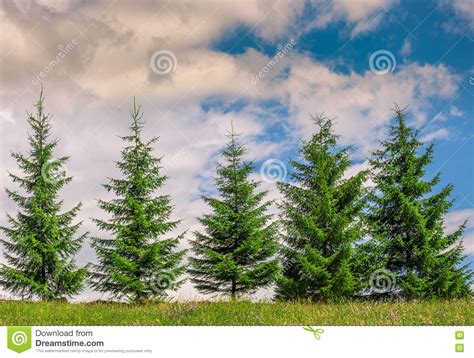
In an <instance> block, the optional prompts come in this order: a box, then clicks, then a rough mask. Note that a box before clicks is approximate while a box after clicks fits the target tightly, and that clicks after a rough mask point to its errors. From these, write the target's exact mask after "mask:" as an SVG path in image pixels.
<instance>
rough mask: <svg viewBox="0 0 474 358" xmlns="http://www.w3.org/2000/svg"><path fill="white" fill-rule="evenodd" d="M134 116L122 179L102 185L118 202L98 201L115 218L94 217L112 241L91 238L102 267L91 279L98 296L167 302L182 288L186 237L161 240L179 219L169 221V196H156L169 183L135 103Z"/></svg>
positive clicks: (126, 139)
mask: <svg viewBox="0 0 474 358" xmlns="http://www.w3.org/2000/svg"><path fill="white" fill-rule="evenodd" d="M130 114H131V117H132V124H131V126H130V131H131V134H130V135H128V136H124V137H121V139H122V140H123V141H124V142H125V143H126V145H125V147H124V148H123V149H122V152H121V161H119V162H117V167H118V168H119V169H120V171H121V172H122V174H123V178H121V179H114V178H109V183H108V184H105V185H103V186H104V188H105V189H106V190H107V191H108V192H112V193H113V194H114V195H115V198H114V199H112V200H110V201H104V200H99V201H98V205H99V207H100V208H101V209H102V210H104V211H105V212H106V213H108V214H109V215H111V219H110V220H102V219H95V222H96V224H97V226H98V227H99V228H100V229H101V230H104V231H107V232H110V233H111V234H112V236H113V237H112V238H105V239H104V238H94V239H93V244H92V246H93V248H94V249H95V251H96V253H97V257H98V263H97V264H92V265H91V270H90V277H91V284H92V287H93V288H95V289H96V290H98V291H99V292H103V293H108V294H110V295H111V296H112V297H114V298H119V299H128V300H130V301H133V302H143V301H145V300H150V299H156V298H158V299H160V298H164V297H165V296H167V292H166V291H167V290H174V289H177V288H179V286H180V285H181V284H182V283H183V281H182V280H179V276H180V275H182V273H183V272H184V266H182V265H181V261H182V259H183V257H184V255H185V250H182V251H179V250H177V245H178V243H179V240H180V239H181V238H182V237H183V235H179V236H178V237H175V238H163V236H164V235H165V234H167V233H169V231H171V230H173V229H174V228H176V226H177V225H178V223H179V221H169V217H170V215H171V213H172V210H173V207H172V205H171V204H170V197H169V196H168V195H160V196H156V195H155V192H156V191H157V190H158V189H160V188H161V187H162V186H163V184H164V182H165V180H166V179H167V177H166V176H164V175H162V174H161V173H160V170H161V167H160V162H161V158H156V157H154V156H153V148H152V144H153V143H155V142H156V141H157V140H158V138H157V137H154V138H152V139H151V140H149V141H147V142H144V141H143V140H142V129H143V126H144V122H143V121H142V117H143V113H142V112H141V107H140V106H137V105H136V103H135V100H134V104H133V110H131V111H130Z"/></svg>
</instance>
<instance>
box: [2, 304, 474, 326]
mask: <svg viewBox="0 0 474 358" xmlns="http://www.w3.org/2000/svg"><path fill="white" fill-rule="evenodd" d="M473 312H474V303H473V300H471V299H464V300H450V301H443V300H435V301H410V302H392V303H382V302H345V303H318V304H310V303H251V302H247V301H237V302H183V303H148V304H144V305H128V304H121V303H76V304H70V303H66V302H41V303H35V302H22V301H0V325H31V326H39V325H239V326H240V325H250V326H253V325H319V326H325V325H389V326H395V325H410V326H411V325H414V326H418V325H435V326H438V325H455V326H461V325H467V326H470V325H474V314H473Z"/></svg>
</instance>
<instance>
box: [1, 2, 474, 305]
mask: <svg viewBox="0 0 474 358" xmlns="http://www.w3.org/2000/svg"><path fill="white" fill-rule="evenodd" d="M0 23H1V25H0V26H1V32H0V46H1V48H2V52H1V54H0V76H1V88H0V139H1V145H0V163H1V172H0V182H1V184H2V186H8V187H10V188H14V186H13V185H12V183H11V181H10V180H9V178H8V176H7V171H12V172H14V173H16V172H18V171H17V168H16V166H15V163H14V161H13V160H12V159H11V157H10V151H21V152H24V151H25V150H26V148H27V141H26V135H27V130H28V128H27V126H26V120H25V119H26V111H27V110H28V111H32V110H33V103H34V102H35V100H36V99H37V98H38V94H39V89H40V83H43V86H44V89H45V94H46V108H47V110H48V111H49V112H51V113H52V114H54V118H53V120H52V122H53V126H54V128H53V136H54V137H55V138H59V139H60V143H59V146H58V150H57V155H69V156H71V159H70V161H69V163H68V165H67V169H68V172H69V173H70V174H72V175H73V176H74V178H75V179H74V181H73V182H72V183H71V184H70V185H69V186H68V187H67V188H65V189H64V190H63V192H62V193H61V194H62V196H63V197H64V199H65V204H64V205H65V208H69V207H70V206H72V205H73V204H74V203H75V202H76V201H78V200H80V201H82V203H83V205H84V206H83V210H82V211H81V213H80V215H79V216H80V219H82V220H84V225H83V227H82V230H84V231H90V232H91V234H92V235H94V236H95V235H99V234H101V233H99V232H98V231H97V229H96V228H95V226H94V225H93V224H92V222H91V220H90V218H92V217H103V213H101V212H100V211H99V210H98V209H97V207H96V199H98V198H107V197H108V196H107V195H106V193H105V191H104V189H103V188H102V187H101V184H102V183H104V182H105V178H106V177H107V176H113V175H116V174H117V170H116V169H115V167H114V160H117V159H118V158H119V151H120V147H121V145H122V142H121V140H120V139H119V138H118V137H117V135H123V134H126V132H127V127H128V124H129V121H130V118H129V114H128V110H129V108H130V106H131V105H132V102H133V96H135V97H136V99H137V101H138V102H139V103H141V104H142V106H143V110H144V112H145V117H144V118H145V120H146V129H145V136H148V137H152V136H160V140H159V142H158V143H157V144H156V154H157V155H160V156H161V155H163V156H164V159H163V165H164V171H165V173H166V174H167V175H168V176H169V177H170V178H169V180H168V182H167V184H166V187H165V188H164V189H163V192H167V193H170V194H171V195H172V197H173V204H174V206H175V208H176V210H175V212H174V218H176V219H182V223H181V225H180V227H179V230H177V232H179V231H181V232H182V231H184V230H189V231H190V232H191V231H192V230H195V229H199V225H198V223H197V220H196V217H197V216H199V215H201V214H202V213H205V212H207V208H206V206H205V205H203V203H202V201H201V200H200V195H202V194H203V193H212V192H214V187H213V183H212V175H213V168H214V166H215V161H216V159H217V158H218V154H219V150H220V148H221V147H222V146H223V144H224V143H225V141H226V138H225V134H226V131H227V130H228V129H229V128H230V122H231V120H233V123H234V127H235V128H236V130H237V131H238V132H241V133H242V137H241V138H242V140H243V141H244V142H245V143H246V145H247V147H248V149H249V153H248V159H251V160H254V161H255V164H256V166H257V168H256V170H255V173H254V176H255V178H258V179H260V169H261V166H262V163H264V162H265V161H267V160H272V163H277V165H278V164H279V163H280V162H279V161H281V162H282V163H286V162H287V160H288V158H289V157H294V156H295V148H297V146H298V144H299V142H300V140H301V139H306V138H308V136H309V135H310V134H311V132H312V131H313V129H314V128H313V126H312V123H311V121H309V114H318V113H321V112H324V113H325V114H326V115H327V116H329V117H334V118H336V122H337V125H336V130H337V131H338V132H339V133H340V134H341V136H342V137H341V141H342V144H353V145H354V150H353V160H354V165H353V167H351V168H350V171H349V172H348V173H347V175H351V174H352V173H355V172H357V171H358V170H361V169H363V168H366V167H367V162H366V158H367V156H368V155H369V154H370V152H371V151H372V150H373V149H375V148H376V147H377V140H378V139H381V138H383V137H384V135H385V134H386V127H385V126H386V124H387V122H388V121H389V120H390V118H391V117H392V112H391V111H390V108H392V107H393V104H394V102H396V103H398V104H399V105H400V106H401V107H404V106H408V108H409V115H410V123H411V124H412V125H414V126H416V127H417V128H419V129H420V131H421V137H422V139H423V141H425V142H427V143H429V142H434V143H435V161H434V163H433V164H432V165H431V166H430V167H429V170H428V175H429V176H433V175H435V174H436V173H437V172H439V171H441V172H442V183H441V185H446V184H448V183H453V184H454V185H455V189H454V192H453V195H452V199H454V200H455V202H454V205H453V208H452V211H451V212H450V213H449V214H448V216H447V218H446V230H447V231H450V230H454V228H455V227H456V226H457V225H460V224H461V223H462V222H463V221H464V219H466V218H468V217H472V220H471V221H470V224H469V225H468V228H467V230H466V233H465V236H464V239H465V247H466V253H467V254H468V255H469V256H468V261H469V262H473V261H474V259H473V257H474V256H473V255H474V204H473V203H474V190H473V189H474V187H473V174H474V173H473V167H474V166H473V160H472V157H473V150H474V140H473V132H474V131H473V129H474V128H473V119H472V115H473V101H472V96H473V94H474V66H473V56H474V51H473V50H474V47H473V41H474V31H473V23H474V5H473V3H472V1H470V0H451V1H449V0H431V1H428V0H425V1H422V0H415V1H408V0H405V1H403V0H399V1H397V0H335V1H328V0H310V1H308V0H307V1H304V0H292V1H262V0H246V1H227V0H225V1H222V0H221V1H219V0H215V1H191V0H187V1H131V0H128V1H127V0H124V1H94V0H41V1H36V2H35V1H27V0H25V1H22V0H16V1H12V0H3V1H2V5H1V10H0ZM267 163H268V162H267ZM264 169H267V172H268V169H272V168H267V167H264ZM273 169H277V171H278V170H279V172H278V174H279V173H283V174H284V168H282V167H280V168H273ZM264 173H266V172H265V170H264ZM270 174H272V172H271V170H270ZM263 179H266V180H267V181H266V182H264V185H263V187H264V188H266V189H268V190H270V195H269V197H271V198H276V199H277V198H278V193H277V192H275V190H274V185H273V183H271V180H269V179H270V178H269V177H266V176H265V175H264V178H263ZM0 202H1V208H0V209H1V210H0V212H1V213H2V214H1V216H0V224H5V214H4V213H5V212H14V211H15V209H16V208H15V205H14V204H13V203H12V202H11V201H9V200H8V198H7V197H6V195H5V193H4V192H3V191H2V192H1V193H0ZM102 235H103V234H102ZM188 237H189V234H188ZM182 247H187V243H186V242H183V243H182ZM92 260H94V255H93V253H92V251H91V250H90V248H89V247H88V246H87V245H85V247H84V249H83V250H82V252H81V254H80V255H79V258H78V261H79V263H81V264H82V263H85V262H88V261H92ZM270 293H271V292H269V291H268V290H267V291H266V292H260V293H259V294H258V297H269V295H270ZM98 297H100V296H98V295H96V294H94V293H92V292H91V291H90V290H85V291H84V292H83V294H82V295H80V296H79V297H78V299H83V300H87V299H95V298H98ZM177 297H178V298H180V299H191V298H196V297H199V296H198V294H197V292H196V291H194V290H193V289H192V288H191V287H190V285H189V284H187V285H185V286H184V287H183V288H182V289H180V290H179V292H178V293H177Z"/></svg>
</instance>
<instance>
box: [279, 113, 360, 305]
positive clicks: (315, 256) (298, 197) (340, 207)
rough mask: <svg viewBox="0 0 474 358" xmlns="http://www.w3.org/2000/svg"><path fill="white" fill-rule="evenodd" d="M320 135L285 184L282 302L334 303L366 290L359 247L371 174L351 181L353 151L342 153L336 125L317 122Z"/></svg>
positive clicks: (322, 120)
mask: <svg viewBox="0 0 474 358" xmlns="http://www.w3.org/2000/svg"><path fill="white" fill-rule="evenodd" d="M313 120H314V122H315V123H316V125H317V126H318V128H319V131H318V132H317V133H316V134H314V135H313V136H312V138H311V139H310V140H309V141H308V142H306V143H304V144H303V146H302V148H301V149H300V155H301V159H302V161H294V160H292V161H291V162H290V163H291V165H292V166H293V168H294V171H293V173H291V176H290V177H291V178H292V179H293V180H294V182H279V183H278V187H279V189H280V191H281V193H282V194H283V202H282V203H281V205H280V209H281V211H282V214H281V222H282V225H283V229H284V230H283V231H284V233H283V241H284V245H283V247H282V257H283V273H282V276H281V277H280V279H279V280H278V287H277V290H276V298H277V299H282V300H293V299H310V300H313V301H314V300H332V299H338V298H343V297H352V296H353V295H354V294H355V293H357V292H358V290H360V282H359V280H358V277H357V275H356V274H355V273H354V267H353V263H354V257H353V256H354V255H353V250H354V244H355V243H356V242H357V241H359V240H361V239H362V236H363V230H362V226H363V224H362V219H361V216H362V211H363V207H364V189H363V183H364V180H365V178H366V172H364V171H362V172H359V173H358V174H356V175H354V176H352V177H351V178H349V179H344V172H345V171H346V169H347V168H348V167H349V166H350V164H351V161H350V159H349V154H350V153H349V150H350V148H349V147H346V148H343V149H342V150H338V149H337V138H338V136H336V135H335V134H334V133H333V131H332V126H333V124H332V121H331V120H329V119H326V118H324V117H322V116H319V117H316V118H313Z"/></svg>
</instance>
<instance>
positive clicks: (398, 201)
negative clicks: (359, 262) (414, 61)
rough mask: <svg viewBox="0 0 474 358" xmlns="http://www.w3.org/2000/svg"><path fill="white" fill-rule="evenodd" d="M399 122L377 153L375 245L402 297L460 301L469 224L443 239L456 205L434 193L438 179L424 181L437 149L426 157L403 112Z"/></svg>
mask: <svg viewBox="0 0 474 358" xmlns="http://www.w3.org/2000/svg"><path fill="white" fill-rule="evenodd" d="M394 111H395V114H396V121H395V123H394V124H393V125H390V128H389V136H388V139H386V140H385V141H383V142H382V143H381V149H379V150H377V151H375V152H374V153H373V157H372V159H371V165H372V167H373V171H374V172H373V181H374V183H375V185H376V188H375V190H374V192H373V193H372V195H371V208H370V215H369V223H370V232H371V236H372V238H373V240H372V241H371V245H372V246H373V247H375V248H377V250H378V251H379V252H380V254H379V255H377V258H376V259H377V261H379V262H383V263H384V265H385V268H386V269H387V270H389V271H390V272H391V273H392V274H393V275H394V276H395V280H396V284H397V286H396V287H394V292H393V293H395V294H400V295H402V296H403V297H408V298H415V297H459V296H465V295H468V294H469V292H470V288H469V285H470V278H471V277H472V273H471V272H470V271H469V270H468V268H467V265H466V266H463V265H462V260H463V258H464V256H463V245H462V240H461V238H462V234H463V230H464V228H465V226H466V223H464V225H462V226H461V227H459V228H458V229H457V230H456V231H455V232H454V233H452V234H449V235H446V234H444V223H443V217H444V215H445V214H446V213H447V212H448V210H449V209H450V207H451V206H452V204H453V201H452V200H449V196H450V194H451V192H452V190H453V186H452V185H447V186H445V187H444V188H442V189H441V190H440V191H439V192H438V193H436V194H431V193H432V191H433V188H434V187H435V186H436V185H437V184H438V183H439V181H440V174H439V173H438V174H436V175H435V176H434V177H433V178H432V179H431V180H426V179H424V177H425V174H426V166H427V165H428V164H430V163H431V162H432V160H433V145H432V144H431V145H429V146H428V147H427V148H426V149H425V150H424V151H423V152H422V153H419V152H420V151H422V149H423V144H422V143H421V142H420V141H419V140H418V135H419V133H418V131H417V130H415V129H412V128H410V127H408V126H407V124H406V118H405V117H406V115H405V110H402V109H400V108H399V107H398V106H396V108H395V109H394Z"/></svg>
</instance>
